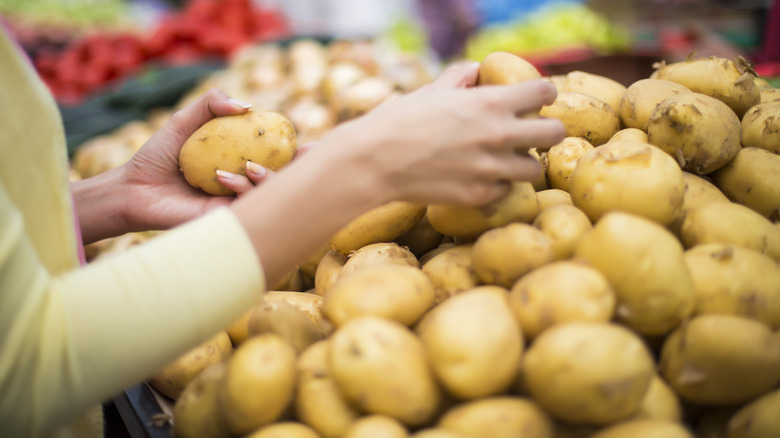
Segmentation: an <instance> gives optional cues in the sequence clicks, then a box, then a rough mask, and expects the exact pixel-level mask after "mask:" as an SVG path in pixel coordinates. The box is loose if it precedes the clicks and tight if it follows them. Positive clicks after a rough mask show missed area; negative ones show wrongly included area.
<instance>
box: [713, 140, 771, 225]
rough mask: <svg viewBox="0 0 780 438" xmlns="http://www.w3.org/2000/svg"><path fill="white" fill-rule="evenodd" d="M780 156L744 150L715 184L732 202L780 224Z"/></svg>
mask: <svg viewBox="0 0 780 438" xmlns="http://www.w3.org/2000/svg"><path fill="white" fill-rule="evenodd" d="M778 168H780V155H776V154H773V153H771V152H769V151H767V150H765V149H760V148H743V149H741V150H740V151H739V152H738V153H737V156H736V157H734V159H733V160H731V162H729V163H728V164H726V165H725V166H723V167H722V168H720V170H719V171H718V172H716V173H715V175H714V178H715V184H716V185H717V186H718V187H720V189H721V190H722V191H723V193H724V194H725V195H726V196H728V197H729V199H731V200H733V201H734V202H737V203H739V204H743V205H746V206H748V207H750V208H751V209H753V210H755V211H757V212H759V213H761V214H762V215H764V216H765V217H767V218H769V219H770V220H772V221H775V222H777V221H780V174H779V173H778V172H777V169H778Z"/></svg>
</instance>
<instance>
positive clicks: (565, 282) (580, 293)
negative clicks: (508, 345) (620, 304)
mask: <svg viewBox="0 0 780 438" xmlns="http://www.w3.org/2000/svg"><path fill="white" fill-rule="evenodd" d="M615 301H616V299H615V293H614V292H613V290H612V287H611V286H610V284H609V282H607V279H606V278H605V277H604V276H603V275H602V274H601V273H600V272H599V271H597V270H595V269H593V268H592V267H590V266H588V265H586V264H583V263H579V262H575V261H559V262H554V263H551V264H549V265H546V266H542V267H540V268H537V269H536V270H534V271H533V272H531V273H529V274H527V275H526V276H525V277H523V278H521V279H520V280H519V281H517V283H515V285H514V286H513V287H512V289H511V291H510V293H509V304H510V306H511V308H512V311H513V312H514V314H515V316H516V317H517V320H518V321H519V322H520V326H521V327H522V330H523V334H524V335H525V336H527V337H528V339H534V338H535V337H536V336H538V335H539V334H540V333H542V332H543V331H544V330H546V329H548V328H550V327H552V326H554V325H556V324H560V323H563V322H569V321H596V322H607V321H609V320H610V319H612V315H613V313H614V311H615Z"/></svg>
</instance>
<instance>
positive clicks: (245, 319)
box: [225, 306, 255, 348]
mask: <svg viewBox="0 0 780 438" xmlns="http://www.w3.org/2000/svg"><path fill="white" fill-rule="evenodd" d="M254 310H255V306H252V307H251V308H250V309H249V310H247V311H246V312H244V314H243V315H241V317H240V318H238V319H237V320H235V321H233V323H232V324H230V325H229V326H228V327H227V328H226V329H225V332H227V334H228V336H229V337H230V342H231V343H232V344H233V348H237V347H238V346H239V345H241V344H242V343H244V341H246V340H247V339H249V317H250V316H252V312H253V311H254Z"/></svg>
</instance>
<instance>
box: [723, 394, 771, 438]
mask: <svg viewBox="0 0 780 438" xmlns="http://www.w3.org/2000/svg"><path fill="white" fill-rule="evenodd" d="M778 412H780V389H775V390H774V391H772V392H770V393H768V394H765V395H763V396H761V397H759V398H757V399H756V400H753V401H752V402H750V403H748V404H746V405H745V406H743V407H742V408H741V409H739V410H738V411H737V412H736V413H735V414H734V415H733V416H732V417H731V419H730V420H729V423H728V433H729V438H763V437H774V436H780V417H778V415H777V413H778Z"/></svg>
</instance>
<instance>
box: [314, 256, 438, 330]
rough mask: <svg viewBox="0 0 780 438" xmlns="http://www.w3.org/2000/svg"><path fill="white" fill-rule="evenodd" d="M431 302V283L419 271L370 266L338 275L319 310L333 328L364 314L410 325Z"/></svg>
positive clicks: (408, 267)
mask: <svg viewBox="0 0 780 438" xmlns="http://www.w3.org/2000/svg"><path fill="white" fill-rule="evenodd" d="M435 301H436V291H435V290H434V287H433V283H432V282H431V280H430V278H429V277H428V276H427V275H426V274H425V273H423V272H422V271H421V270H420V268H416V267H412V266H403V265H390V264H386V265H373V266H366V267H364V268H362V269H360V270H358V271H355V272H353V273H351V274H349V275H344V276H341V277H340V278H339V280H338V281H336V283H335V284H334V285H333V287H331V289H330V291H328V294H327V295H326V296H325V299H324V301H323V305H322V311H323V312H324V314H325V316H327V318H328V319H329V320H330V321H332V322H333V324H335V325H336V327H340V326H343V325H344V324H346V323H347V321H350V320H352V319H355V318H357V317H360V316H365V315H376V316H382V317H385V318H389V319H392V320H394V321H398V322H400V323H401V324H404V325H406V326H412V325H414V324H415V323H416V322H417V320H419V319H420V317H421V316H422V315H423V314H424V313H425V312H426V311H428V309H430V308H431V307H432V306H433V305H434V303H435Z"/></svg>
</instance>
